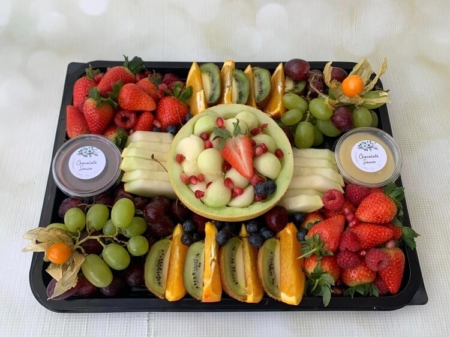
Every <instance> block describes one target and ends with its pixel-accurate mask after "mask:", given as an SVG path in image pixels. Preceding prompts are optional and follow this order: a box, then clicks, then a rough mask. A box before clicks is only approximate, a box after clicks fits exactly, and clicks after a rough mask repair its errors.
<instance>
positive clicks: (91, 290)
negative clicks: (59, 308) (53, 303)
mask: <svg viewBox="0 0 450 337" xmlns="http://www.w3.org/2000/svg"><path fill="white" fill-rule="evenodd" d="M77 288H78V292H77V294H78V296H80V297H91V296H92V295H94V294H95V293H96V292H97V290H98V288H97V287H96V286H94V285H93V284H92V283H91V282H89V281H88V279H87V278H86V276H84V275H82V274H81V275H78V283H77Z"/></svg>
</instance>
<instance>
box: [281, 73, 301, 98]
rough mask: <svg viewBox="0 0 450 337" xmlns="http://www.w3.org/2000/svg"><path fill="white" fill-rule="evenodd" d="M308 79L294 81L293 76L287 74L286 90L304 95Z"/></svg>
mask: <svg viewBox="0 0 450 337" xmlns="http://www.w3.org/2000/svg"><path fill="white" fill-rule="evenodd" d="M305 88H306V81H294V80H293V79H292V78H290V77H287V76H286V81H285V85H284V92H292V93H294V94H297V95H302V94H303V93H304V92H305Z"/></svg>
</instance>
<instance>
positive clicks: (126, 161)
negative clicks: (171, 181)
mask: <svg viewBox="0 0 450 337" xmlns="http://www.w3.org/2000/svg"><path fill="white" fill-rule="evenodd" d="M165 167H167V163H165V162H159V163H158V162H156V161H154V160H151V159H143V158H139V157H125V158H123V160H122V163H121V164H120V169H121V170H122V171H125V172H127V171H134V170H150V171H165V169H164V168H165Z"/></svg>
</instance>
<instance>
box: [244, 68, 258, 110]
mask: <svg viewBox="0 0 450 337" xmlns="http://www.w3.org/2000/svg"><path fill="white" fill-rule="evenodd" d="M244 74H245V75H247V78H248V80H249V81H250V90H249V93H248V99H247V103H245V104H246V105H248V106H251V107H253V108H256V107H257V105H256V99H255V82H254V80H255V79H254V78H253V69H252V66H251V65H250V64H249V65H248V66H247V68H245V70H244Z"/></svg>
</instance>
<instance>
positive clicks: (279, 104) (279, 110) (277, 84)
mask: <svg viewBox="0 0 450 337" xmlns="http://www.w3.org/2000/svg"><path fill="white" fill-rule="evenodd" d="M285 80H286V78H285V76H284V67H283V64H282V63H280V64H279V65H278V67H277V68H276V69H275V71H274V73H273V74H272V78H271V83H272V86H271V89H270V95H269V97H270V100H269V103H267V105H266V107H265V108H264V112H267V113H268V114H269V115H271V116H272V117H273V118H280V117H281V116H283V115H284V113H285V112H286V108H285V107H284V105H283V95H284V86H285Z"/></svg>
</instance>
